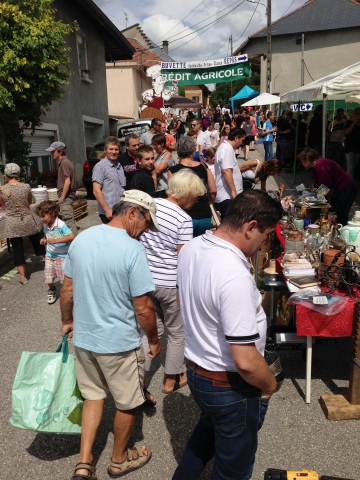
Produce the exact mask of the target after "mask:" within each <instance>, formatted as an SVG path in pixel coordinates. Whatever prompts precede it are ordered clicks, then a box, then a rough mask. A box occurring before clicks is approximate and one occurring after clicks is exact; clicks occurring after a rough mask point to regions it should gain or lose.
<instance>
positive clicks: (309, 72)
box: [304, 62, 314, 81]
mask: <svg viewBox="0 0 360 480" xmlns="http://www.w3.org/2000/svg"><path fill="white" fill-rule="evenodd" d="M304 65H305V68H306V71H307V72H308V74H309V77H310V78H311V80H312V81H314V79H313V77H312V76H311V75H310V72H309V70H308V68H307V65H306V63H305V62H304Z"/></svg>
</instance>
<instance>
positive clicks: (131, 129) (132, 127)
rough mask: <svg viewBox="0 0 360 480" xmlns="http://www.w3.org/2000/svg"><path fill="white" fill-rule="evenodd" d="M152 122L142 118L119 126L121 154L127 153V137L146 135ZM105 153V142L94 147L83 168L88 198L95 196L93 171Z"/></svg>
mask: <svg viewBox="0 0 360 480" xmlns="http://www.w3.org/2000/svg"><path fill="white" fill-rule="evenodd" d="M151 120H152V119H151V118H142V119H140V120H134V121H133V122H126V123H122V124H121V125H118V127H117V131H116V132H117V136H118V138H119V140H120V153H123V152H124V151H125V137H126V135H129V134H130V133H135V135H137V136H138V137H140V136H141V134H142V133H145V132H147V131H148V130H149V129H150V126H151ZM103 153H104V142H98V143H96V144H95V145H94V147H93V149H92V150H91V152H90V153H89V155H88V157H87V159H86V160H85V163H84V168H83V184H84V187H85V188H86V193H87V196H88V197H93V196H94V195H93V186H92V171H93V168H94V166H95V165H96V164H97V163H98V161H99V159H100V157H101V155H102V154H103Z"/></svg>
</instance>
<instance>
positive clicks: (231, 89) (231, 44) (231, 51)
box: [229, 34, 234, 113]
mask: <svg viewBox="0 0 360 480" xmlns="http://www.w3.org/2000/svg"><path fill="white" fill-rule="evenodd" d="M229 42H230V57H232V55H233V39H232V34H231V35H230V38H229ZM230 96H231V97H232V96H233V85H232V82H230ZM233 113H234V112H233Z"/></svg>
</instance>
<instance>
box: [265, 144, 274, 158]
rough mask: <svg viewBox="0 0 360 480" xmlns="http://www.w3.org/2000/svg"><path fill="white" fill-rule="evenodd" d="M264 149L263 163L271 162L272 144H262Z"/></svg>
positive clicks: (272, 154) (272, 155)
mask: <svg viewBox="0 0 360 480" xmlns="http://www.w3.org/2000/svg"><path fill="white" fill-rule="evenodd" d="M264 149H265V162H267V161H268V160H271V159H272V158H273V157H274V152H273V145H272V142H264Z"/></svg>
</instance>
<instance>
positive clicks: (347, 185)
mask: <svg viewBox="0 0 360 480" xmlns="http://www.w3.org/2000/svg"><path fill="white" fill-rule="evenodd" d="M298 158H299V160H300V161H301V163H302V164H303V166H304V167H305V169H306V170H308V169H309V168H313V169H314V187H315V188H317V187H320V185H321V184H323V185H325V186H326V187H328V188H329V189H330V191H329V193H328V194H327V195H326V196H327V198H328V200H329V201H330V200H331V204H332V206H333V207H334V208H335V211H336V215H337V220H338V222H339V223H341V224H342V225H346V224H347V222H348V218H349V213H350V209H351V207H352V204H353V203H354V201H355V199H356V196H357V194H358V187H357V184H356V182H355V180H353V179H352V178H351V177H350V175H349V174H347V173H346V172H345V171H344V170H343V169H342V168H341V167H340V165H338V164H337V163H336V162H334V161H333V160H329V159H328V158H320V155H319V154H318V153H317V151H316V150H313V149H312V148H305V149H304V150H303V151H302V152H301V153H300V154H299V156H298Z"/></svg>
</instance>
